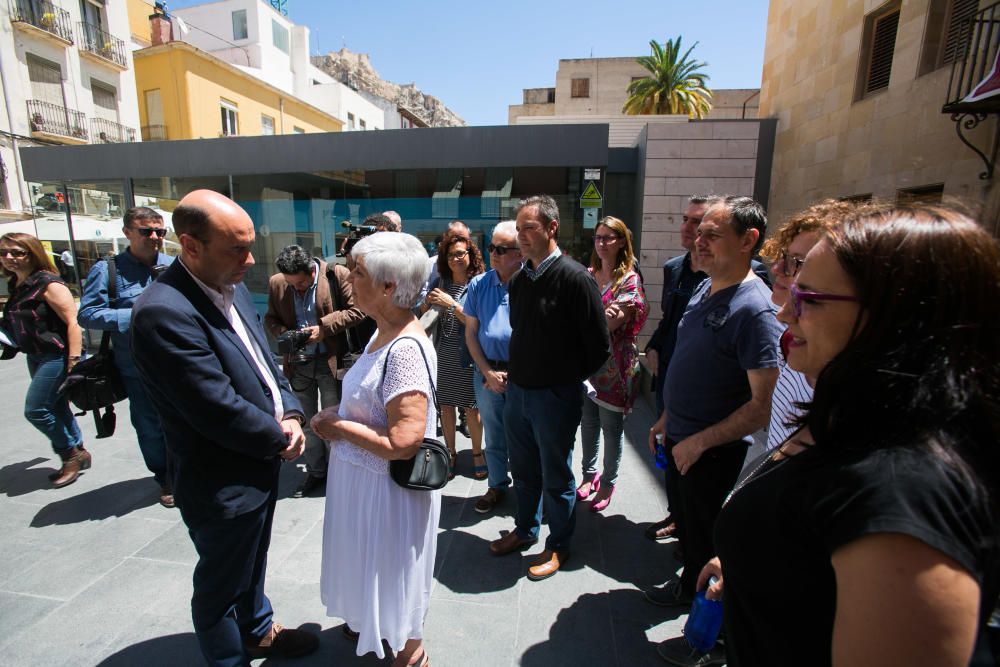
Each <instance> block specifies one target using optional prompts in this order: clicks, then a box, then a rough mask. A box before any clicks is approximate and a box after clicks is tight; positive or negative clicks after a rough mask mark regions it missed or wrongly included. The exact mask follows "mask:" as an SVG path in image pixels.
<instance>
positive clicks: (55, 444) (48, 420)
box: [24, 354, 83, 454]
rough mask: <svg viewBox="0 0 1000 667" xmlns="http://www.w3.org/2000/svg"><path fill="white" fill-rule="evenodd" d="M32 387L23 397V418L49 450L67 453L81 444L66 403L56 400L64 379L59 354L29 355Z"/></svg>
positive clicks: (61, 357)
mask: <svg viewBox="0 0 1000 667" xmlns="http://www.w3.org/2000/svg"><path fill="white" fill-rule="evenodd" d="M26 356H27V357H28V374H29V375H30V376H31V384H29V385H28V393H27V395H25V397H24V418H25V419H27V420H28V421H29V422H31V425H32V426H34V427H35V428H37V429H38V430H39V431H41V432H42V433H43V434H44V435H45V437H46V438H48V439H49V442H50V443H51V444H52V450H53V451H54V452H56V453H57V454H59V453H66V452H68V451H69V450H70V449H72V448H73V447H76V446H77V445H79V444H81V443H82V442H83V434H82V433H80V427H79V426H78V425H77V423H76V419H75V418H74V417H73V411H72V410H71V409H70V407H69V401H67V400H66V399H65V398H59V396H58V394H59V385H61V384H62V383H63V380H65V379H66V357H65V356H63V355H62V354H29V355H26Z"/></svg>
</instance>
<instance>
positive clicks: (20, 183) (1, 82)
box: [0, 63, 31, 211]
mask: <svg viewBox="0 0 1000 667" xmlns="http://www.w3.org/2000/svg"><path fill="white" fill-rule="evenodd" d="M0 90H3V103H4V107H5V108H6V110H7V124H8V126H9V129H10V142H11V146H12V147H13V149H14V171H15V172H16V175H17V191H18V193H19V194H20V195H21V210H22V211H30V210H31V202H30V201H28V187H27V185H25V183H24V177H23V176H22V174H21V156H20V154H19V152H18V148H17V135H15V134H14V115H13V114H12V113H11V111H10V95H8V94H7V77H6V76H4V73H3V63H0Z"/></svg>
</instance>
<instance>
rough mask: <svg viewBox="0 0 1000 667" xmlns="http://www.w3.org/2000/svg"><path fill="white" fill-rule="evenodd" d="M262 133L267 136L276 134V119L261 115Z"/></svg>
mask: <svg viewBox="0 0 1000 667" xmlns="http://www.w3.org/2000/svg"><path fill="white" fill-rule="evenodd" d="M260 133H261V134H263V135H265V136H271V135H272V134H274V119H273V118H271V117H270V116H266V115H264V114H261V115H260Z"/></svg>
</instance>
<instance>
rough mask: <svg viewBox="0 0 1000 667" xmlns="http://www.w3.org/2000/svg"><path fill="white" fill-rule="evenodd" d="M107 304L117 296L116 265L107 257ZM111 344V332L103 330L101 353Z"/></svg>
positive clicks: (110, 303)
mask: <svg viewBox="0 0 1000 667" xmlns="http://www.w3.org/2000/svg"><path fill="white" fill-rule="evenodd" d="M107 263H108V306H109V307H111V306H112V302H113V301H114V300H115V299H117V298H118V267H116V266H115V258H114V257H108V260H107ZM110 346H111V332H110V331H105V332H104V333H102V334H101V354H107V353H108V348H109V347H110Z"/></svg>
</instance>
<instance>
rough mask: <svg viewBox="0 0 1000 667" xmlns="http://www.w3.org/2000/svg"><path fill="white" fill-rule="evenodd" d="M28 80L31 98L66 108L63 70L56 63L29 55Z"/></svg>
mask: <svg viewBox="0 0 1000 667" xmlns="http://www.w3.org/2000/svg"><path fill="white" fill-rule="evenodd" d="M26 59H27V61H28V80H29V81H30V82H31V97H32V98H34V99H36V100H41V101H43V102H48V103H49V104H55V105H56V106H60V107H65V106H66V101H65V99H64V98H63V85H62V68H60V67H59V65H57V64H55V63H51V62H49V61H47V60H42V59H41V58H38V57H36V56H33V55H31V54H30V53H29V54H27V58H26Z"/></svg>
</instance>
